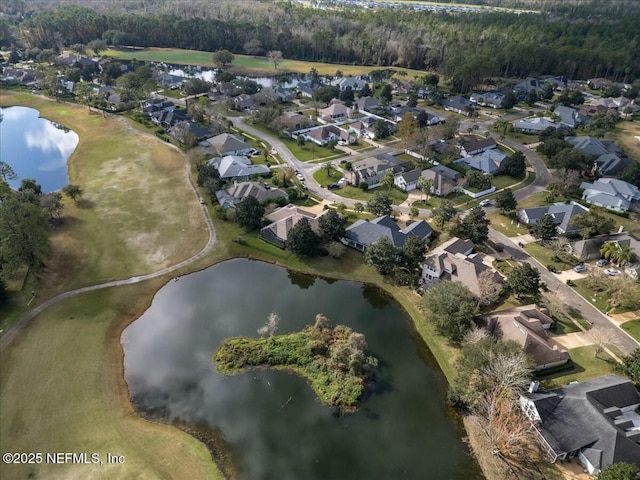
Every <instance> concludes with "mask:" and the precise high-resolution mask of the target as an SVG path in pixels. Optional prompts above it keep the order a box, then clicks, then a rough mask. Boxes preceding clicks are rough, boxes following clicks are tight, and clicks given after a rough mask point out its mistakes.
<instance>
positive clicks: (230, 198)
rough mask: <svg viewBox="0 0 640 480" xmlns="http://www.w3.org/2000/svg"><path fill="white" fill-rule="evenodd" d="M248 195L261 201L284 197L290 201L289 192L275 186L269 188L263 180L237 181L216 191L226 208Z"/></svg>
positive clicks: (221, 203) (217, 196) (222, 205)
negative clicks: (224, 188)
mask: <svg viewBox="0 0 640 480" xmlns="http://www.w3.org/2000/svg"><path fill="white" fill-rule="evenodd" d="M247 197H254V198H255V199H256V200H258V202H260V203H264V202H266V201H268V200H275V199H277V198H284V199H285V201H287V202H288V201H289V196H288V195H287V192H285V191H284V190H281V189H279V188H275V187H269V188H267V186H265V185H264V184H263V183H261V182H241V183H237V182H235V183H234V184H233V185H232V186H231V187H229V188H227V189H226V190H218V191H217V192H216V198H217V199H218V203H219V204H220V206H221V207H222V208H223V209H225V210H226V209H227V208H232V207H235V206H236V205H237V204H238V203H240V202H241V201H242V200H244V199H245V198H247Z"/></svg>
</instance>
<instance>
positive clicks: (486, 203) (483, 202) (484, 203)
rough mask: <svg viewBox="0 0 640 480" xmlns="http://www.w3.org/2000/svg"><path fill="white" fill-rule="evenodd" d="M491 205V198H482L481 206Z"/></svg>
mask: <svg viewBox="0 0 640 480" xmlns="http://www.w3.org/2000/svg"><path fill="white" fill-rule="evenodd" d="M489 205H491V200H488V199H487V200H482V201H481V202H480V206H481V207H488V206H489Z"/></svg>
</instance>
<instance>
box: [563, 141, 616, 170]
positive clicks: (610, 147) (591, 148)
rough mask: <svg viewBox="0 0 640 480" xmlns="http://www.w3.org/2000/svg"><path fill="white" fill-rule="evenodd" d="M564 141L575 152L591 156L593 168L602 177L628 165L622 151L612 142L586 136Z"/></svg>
mask: <svg viewBox="0 0 640 480" xmlns="http://www.w3.org/2000/svg"><path fill="white" fill-rule="evenodd" d="M565 141H566V142H569V143H570V144H571V145H573V148H575V149H576V150H579V151H581V152H583V153H586V154H587V155H591V157H593V159H594V161H595V167H596V168H597V169H598V170H599V171H600V173H602V174H603V175H613V174H615V173H617V172H619V171H620V170H622V169H623V168H625V167H626V165H627V163H628V161H627V160H626V159H625V158H624V154H623V152H622V150H620V148H618V147H617V146H616V145H615V144H614V143H612V142H607V141H604V140H602V141H601V140H598V139H597V138H594V137H588V136H580V137H566V138H565Z"/></svg>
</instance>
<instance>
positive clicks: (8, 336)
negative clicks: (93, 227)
mask: <svg viewBox="0 0 640 480" xmlns="http://www.w3.org/2000/svg"><path fill="white" fill-rule="evenodd" d="M171 146H172V147H173V148H175V149H176V150H177V151H179V152H180V154H181V155H182V158H183V159H184V160H185V173H186V177H187V180H188V181H189V185H190V186H191V188H192V189H193V191H194V193H195V196H196V198H195V200H196V201H198V200H199V198H200V195H199V194H198V190H197V189H196V186H195V184H194V183H193V178H192V177H191V166H190V164H189V161H188V160H187V158H186V157H185V156H184V154H182V152H181V151H180V149H178V148H176V147H174V146H173V145H171ZM200 210H201V213H202V216H203V218H204V221H205V222H206V224H207V229H208V230H209V239H208V241H207V244H206V245H205V246H204V248H203V249H202V250H200V251H199V252H198V253H196V254H195V255H193V256H192V257H190V258H187V259H186V260H183V261H182V262H179V263H176V264H175V265H171V266H169V267H166V268H163V269H162V270H158V271H156V272H153V273H148V274H146V275H139V276H135V277H130V278H125V279H122V280H114V281H112V282H107V283H101V284H99V285H91V286H88V287H83V288H78V289H76V290H71V291H68V292H64V293H61V294H59V295H56V296H55V297H52V298H50V299H49V300H47V301H46V302H44V303H42V304H40V305H38V306H37V307H35V308H34V309H32V310H30V311H29V312H28V313H27V314H26V315H25V316H24V317H22V318H21V319H20V320H19V321H18V323H16V324H15V325H14V326H13V327H11V328H10V329H9V330H7V332H6V333H5V334H4V335H3V336H2V337H1V338H0V350H3V349H4V348H5V347H6V346H7V345H8V344H9V343H10V342H11V340H13V338H15V336H16V334H17V333H18V332H19V331H20V330H22V329H23V328H24V327H25V326H26V325H27V324H28V323H29V322H30V321H31V320H32V319H33V318H35V317H36V316H37V315H38V314H40V313H41V312H43V311H44V310H46V309H47V308H49V307H50V306H52V305H54V304H56V303H58V302H60V301H61V300H64V299H66V298H70V297H75V296H76V295H81V294H83V293H87V292H93V291H96V290H102V289H105V288H111V287H119V286H122V285H132V284H134V283H140V282H144V281H145V280H149V279H152V278H157V277H161V276H163V275H166V274H167V273H171V272H175V271H176V270H179V269H181V268H183V267H186V266H187V265H190V264H192V263H193V262H195V261H197V260H199V259H200V258H202V257H203V256H205V255H206V254H207V253H208V252H209V250H211V248H213V246H214V244H215V242H216V232H215V229H214V227H213V222H212V221H211V216H210V215H209V212H208V211H207V207H206V205H201V206H200Z"/></svg>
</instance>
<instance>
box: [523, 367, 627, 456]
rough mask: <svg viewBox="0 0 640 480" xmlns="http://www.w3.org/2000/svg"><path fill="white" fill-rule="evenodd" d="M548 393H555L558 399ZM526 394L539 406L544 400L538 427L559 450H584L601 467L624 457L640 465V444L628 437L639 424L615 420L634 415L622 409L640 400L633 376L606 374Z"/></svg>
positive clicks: (558, 451)
mask: <svg viewBox="0 0 640 480" xmlns="http://www.w3.org/2000/svg"><path fill="white" fill-rule="evenodd" d="M549 395H555V396H556V400H555V402H552V401H551V400H550V399H551V397H550V396H549ZM523 396H524V397H526V398H530V399H532V400H533V401H534V402H535V404H536V407H537V405H538V402H539V401H540V400H544V401H545V408H544V409H543V411H544V414H545V415H544V417H543V418H542V422H541V424H540V425H539V426H538V430H539V431H540V433H541V434H542V436H543V437H544V439H545V440H546V441H547V443H548V444H549V446H551V447H552V448H553V449H554V450H555V452H556V453H557V454H563V453H567V452H572V451H575V450H582V451H583V452H584V453H586V455H588V458H589V460H590V461H592V460H593V462H595V463H592V465H593V466H594V467H596V468H598V469H603V468H605V467H606V466H607V465H610V464H612V463H617V462H622V461H624V462H628V463H632V464H635V465H638V466H639V467H640V444H638V443H637V442H635V441H634V440H633V439H632V438H629V437H628V435H629V434H630V433H632V432H635V431H636V430H637V428H638V427H635V428H633V429H629V428H628V424H629V422H625V421H622V422H620V421H618V422H616V420H624V419H625V417H626V418H627V419H628V418H629V417H630V416H633V414H632V413H631V412H628V414H627V415H624V414H622V412H621V411H620V410H619V409H622V408H624V407H628V406H633V405H637V404H639V403H640V395H639V394H638V391H637V390H636V388H635V386H634V385H633V383H632V382H631V381H630V380H626V379H623V378H621V377H618V376H616V375H607V376H605V377H600V378H596V379H594V380H590V381H586V382H580V383H574V384H569V385H567V386H565V387H561V388H557V389H555V390H552V391H551V392H549V394H547V395H546V396H542V395H541V394H537V393H533V394H531V393H526V394H523ZM556 402H557V403H556ZM553 403H556V405H555V408H554V405H553ZM612 407H617V408H612ZM539 413H542V412H539ZM629 414H630V415H629ZM541 417H542V415H541ZM635 418H639V417H638V416H637V415H636V417H635Z"/></svg>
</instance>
